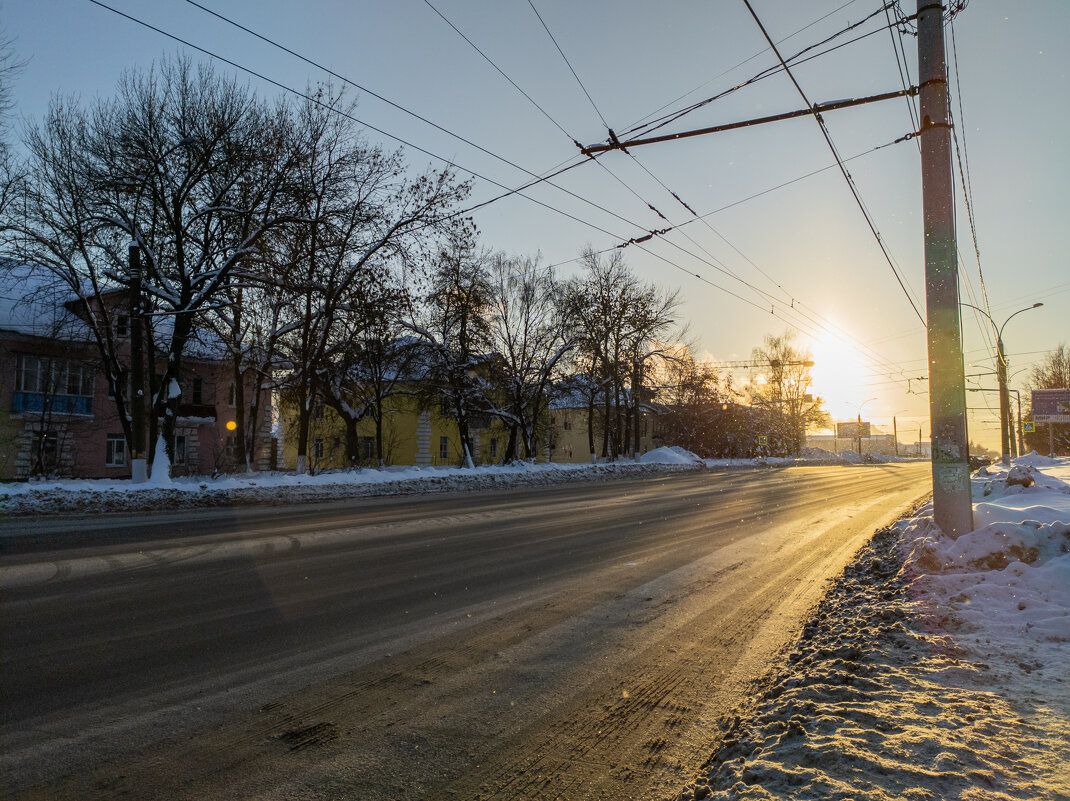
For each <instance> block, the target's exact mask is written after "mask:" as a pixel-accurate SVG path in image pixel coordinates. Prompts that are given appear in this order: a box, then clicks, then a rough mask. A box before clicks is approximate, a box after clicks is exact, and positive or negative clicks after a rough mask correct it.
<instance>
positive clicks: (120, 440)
mask: <svg viewBox="0 0 1070 801" xmlns="http://www.w3.org/2000/svg"><path fill="white" fill-rule="evenodd" d="M116 446H118V447H116ZM104 448H105V450H104V466H105V467H126V437H124V436H123V435H122V434H108V436H107V439H106V440H105V445H104ZM117 457H118V458H117Z"/></svg>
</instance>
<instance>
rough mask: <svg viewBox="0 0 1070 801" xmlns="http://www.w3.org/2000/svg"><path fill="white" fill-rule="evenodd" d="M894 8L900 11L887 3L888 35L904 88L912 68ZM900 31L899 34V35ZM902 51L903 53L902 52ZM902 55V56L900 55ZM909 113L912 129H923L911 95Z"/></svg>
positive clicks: (919, 150)
mask: <svg viewBox="0 0 1070 801" xmlns="http://www.w3.org/2000/svg"><path fill="white" fill-rule="evenodd" d="M893 9H894V11H895V12H896V13H898V11H899V7H898V4H897V2H893V3H891V4H886V5H885V6H884V18H885V19H886V20H888V36H889V38H890V39H891V41H892V53H893V54H894V55H895V66H896V67H897V69H898V70H899V82H900V84H901V85H902V87H903V88H904V89H906V88H907V87H908V86H911V85H912V84H911V81H910V68H909V66H908V65H907V57H906V50H905V48H903V32H902V29H901V28H900V27H899V23H898V21H897V22H895V23H893V22H892V18H891V15H892V13H893ZM897 33H898V35H897ZM901 51H902V53H901ZM900 55H901V56H902V57H900ZM906 103H907V113H908V114H909V115H910V125H911V130H914V131H918V130H921V125H920V124H919V122H918V116H917V110H916V109H915V108H914V99H913V98H911V97H907V98H906ZM918 152H919V153H920V152H921V140H920V139H919V140H918Z"/></svg>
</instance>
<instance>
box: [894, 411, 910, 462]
mask: <svg viewBox="0 0 1070 801" xmlns="http://www.w3.org/2000/svg"><path fill="white" fill-rule="evenodd" d="M908 411H910V410H909V409H898V410H896V411H895V412H893V413H892V440H893V442H894V445H895V455H896V456H898V455H899V426H898V425H897V424H896V419H895V418H896V415H898V414H899V413H900V412H908Z"/></svg>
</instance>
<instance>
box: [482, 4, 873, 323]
mask: <svg viewBox="0 0 1070 801" xmlns="http://www.w3.org/2000/svg"><path fill="white" fill-rule="evenodd" d="M528 4H529V5H530V6H531V9H532V11H533V12H534V13H535V15H536V17H537V18H538V20H539V22H540V23H541V25H542V27H543V30H544V31H545V32H546V34H547V35H548V36H549V37H550V40H551V41H552V42H553V44H554V46H555V47H556V49H557V52H558V54H559V55H560V56H561V58H562V59H563V60H564V62H565V64H566V65H567V66H568V68H569V71H570V72H571V73H572V76H573V77H574V78H575V80H576V83H577V84H578V85H579V87H580V89H581V90H582V91H583V93H584V95H585V96H586V97H587V100H588V102H589V103H590V104H591V107H592V108H593V109H594V111H595V113H596V114H597V115H598V117H599V119H601V121H602V123H603V124H604V125H605V126H606V128H607V130H609V133H610V136H611V137H612V136H613V131H612V129H611V128H610V126H609V123H608V122H607V121H606V118H605V115H603V114H602V112H601V110H600V109H599V108H598V104H597V103H596V102H595V100H594V98H593V97H592V96H591V93H590V92H589V91H588V90H587V88H586V86H585V85H584V83H583V80H582V79H581V78H580V76H579V74H578V73H577V72H576V70H575V68H574V67H573V66H572V63H571V61H569V58H568V56H567V55H566V54H565V52H564V50H563V49H562V47H561V45H560V43H559V42H558V41H557V39H556V38H555V37H554V35H553V32H552V31H551V30H550V27H549V25H548V24H547V23H546V20H545V19H544V18H543V17H542V15H541V14H539V11H538V9H537V8H536V7H535V5H534V3H533V2H532V0H528ZM877 13H879V11H878V12H877ZM875 15H876V14H870V15H869V16H868V17H866V18H865V20H869V19H872V18H873V17H874V16H875ZM865 20H864V21H865ZM859 24H861V23H856V24H855V25H852V26H848V28H846V29H845V30H851V29H853V28H856V27H858V25H859ZM837 35H839V34H836V35H834V36H833V37H829V38H828V39H825V40H824V41H823V42H819V43H818V45H820V44H824V43H827V42H828V41H831V40H832V39H834V38H835V37H836V36H837ZM814 47H815V46H811V47H808V48H805V49H804V50H803V51H800V52H802V53H805V52H809V51H811V50H813V49H814ZM499 71H501V70H499ZM625 153H627V154H628V155H629V156H630V157H631V159H632V160H633V161H634V162H635V163H636V164H637V165H638V166H639V167H640V168H642V169H643V170H644V171H645V172H646V173H647V174H648V175H649V176H650V177H651V178H652V179H653V180H654V181H656V182H657V183H658V184H659V185H660V186H661V187H662V188H663V189H664V190H665V191H666V192H668V193H669V194H670V195H672V197H673V198H675V199H676V200H677V201H678V202H679V203H680V205H682V206H683V207H684V208H685V209H687V210H688V211H689V212H690V213H691V214H692V215H693V216H694V217H695V218H698V219H702V218H700V217H699V215H698V213H697V212H696V211H695V210H694V209H693V208H692V207H691V206H690V205H688V204H687V203H686V202H685V201H684V200H683V199H682V198H681V197H680V196H679V194H677V193H676V192H675V191H673V190H672V189H671V188H669V186H668V185H666V184H665V183H664V182H663V181H662V180H661V179H660V178H658V177H657V176H656V175H655V174H654V173H653V172H652V171H651V170H649V169H648V168H647V167H646V166H645V165H643V164H642V162H640V161H639V160H638V159H637V158H636V157H635V155H634V154H632V153H631V152H630V151H628V150H625ZM599 164H600V166H602V168H603V169H604V170H606V172H608V173H609V174H610V175H611V176H612V177H613V178H615V179H616V180H617V181H618V182H619V183H620V184H621V185H622V186H623V187H624V188H625V189H627V190H628V191H629V192H630V193H631V194H633V195H634V196H635V197H636V198H638V199H639V201H640V202H641V203H643V204H644V205H645V206H647V208H649V209H650V210H651V211H653V212H654V213H655V214H657V215H658V216H659V217H660V218H661V219H662V220H664V221H665V222H668V223H670V224H671V221H670V220H669V219H668V218H667V217H666V216H665V215H664V214H663V213H662V212H661V211H659V210H658V209H657V208H656V207H655V206H654V205H653V204H652V203H650V202H649V201H648V200H647V199H646V198H644V197H643V196H642V195H640V194H639V193H638V192H637V191H636V190H635V189H634V188H633V187H631V186H630V185H629V184H628V183H627V182H625V181H624V180H623V179H621V178H620V177H619V176H617V175H616V174H615V173H614V172H613V171H612V170H610V169H609V168H608V167H607V166H606V165H605V164H603V163H602V162H599ZM702 222H703V224H704V225H706V227H707V228H709V229H710V230H711V231H713V233H715V234H716V235H717V236H719V237H720V238H721V239H722V240H723V241H724V242H725V243H726V244H728V245H730V246H731V247H732V248H733V249H734V250H735V251H736V252H737V253H738V254H739V255H740V256H742V257H743V258H744V259H746V260H747V261H748V262H749V263H750V264H751V265H753V266H754V267H755V268H756V269H758V271H759V272H761V273H762V274H763V275H765V276H766V277H767V278H768V274H766V273H765V272H764V271H762V270H761V268H759V267H758V266H757V265H756V264H754V262H753V261H752V260H751V259H749V258H748V257H747V256H746V255H745V254H744V253H743V252H742V251H741V250H739V248H737V247H736V246H735V245H732V243H730V242H729V241H728V239H727V238H725V237H724V236H723V235H722V234H721V233H720V232H719V231H717V230H716V229H714V228H713V226H712V225H710V223H709V222H708V221H707V220H705V219H702ZM677 227H678V226H677ZM671 230H673V228H670V229H668V231H671ZM668 231H659V232H657V233H659V234H663V233H668ZM681 233H682V235H683V236H684V237H685V238H686V239H687V240H688V241H689V242H691V243H692V244H693V245H694V246H695V247H697V248H699V249H700V250H701V251H703V252H704V253H705V254H706V256H707V257H708V260H707V259H702V258H701V257H697V256H696V255H695V254H693V253H690V252H689V251H687V250H686V249H683V248H681V249H682V250H683V251H684V252H685V253H688V255H691V256H692V257H693V258H696V259H697V260H698V261H705V262H706V263H707V264H708V265H709V266H711V267H713V268H714V269H716V270H717V271H719V272H721V273H724V274H726V275H728V276H729V277H731V278H733V279H735V280H736V281H739V282H740V283H741V284H743V285H744V286H745V287H747V288H748V289H750V290H751V291H753V292H755V293H756V294H758V295H760V296H762V297H763V298H765V299H766V300H767V301H769V302H771V303H772V304H774V306H775V305H776V304H778V303H779V304H781V305H782V306H787V309H786V310H785V311H787V310H790V312H789V313H790V314H793V315H796V316H797V319H796V320H794V321H793V322H792V323H791V324H793V325H795V326H796V327H800V328H804V330H805V328H806V327H807V326H804V325H801V324H800V323H799V320H798V318H801V319H803V320H805V321H806V322H807V323H808V324H809V325H813V326H816V327H817V328H818V329H820V330H822V331H824V332H825V333H828V334H831V335H833V336H837V335H836V334H835V333H834V332H833V331H832V330H831V329H829V328H828V327H827V326H826V325H824V324H822V323H821V322H819V321H817V320H815V319H814V318H813V317H812V316H810V315H807V314H806V313H804V312H803V311H802V310H801V309H798V308H796V306H795V299H794V298H793V297H791V296H790V295H789V294H788V293H786V292H785V294H786V295H788V298H789V300H790V304H788V303H785V302H784V301H782V300H780V299H778V298H775V297H773V296H772V295H770V294H769V293H767V292H765V291H764V290H762V289H760V288H758V287H756V286H755V285H754V284H752V283H750V282H749V281H746V280H745V279H743V278H742V277H741V276H739V275H738V274H736V273H735V272H734V271H732V270H731V269H730V268H728V267H727V265H725V264H724V263H723V262H721V261H720V260H719V259H717V258H716V257H715V256H714V255H713V254H712V253H711V252H710V251H709V250H708V249H706V248H705V247H704V246H703V245H701V244H699V243H698V242H697V241H696V240H695V239H694V238H693V237H691V236H690V235H688V234H687V233H686V232H682V231H681ZM642 239H649V237H643V238H642ZM640 241H641V240H640ZM664 241H666V242H667V243H668V244H670V245H673V246H675V247H679V246H678V245H675V243H673V242H672V241H671V240H668V239H665V240H664ZM634 242H635V240H630V241H629V242H628V243H626V244H633V243H634ZM643 250H644V251H646V252H650V251H647V250H646V248H643ZM696 275H697V273H696ZM770 280H772V279H770ZM778 286H779V284H778ZM781 291H784V290H783V288H782V287H781ZM808 333H809V334H810V335H811V336H814V332H813V330H810V331H809V332H808ZM837 338H842V336H837Z"/></svg>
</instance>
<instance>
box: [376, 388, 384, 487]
mask: <svg viewBox="0 0 1070 801" xmlns="http://www.w3.org/2000/svg"><path fill="white" fill-rule="evenodd" d="M375 459H376V461H377V462H378V463H379V469H380V470H381V469H382V468H384V467H386V460H385V459H384V458H383V402H382V401H381V400H378V399H377V400H376V401H375Z"/></svg>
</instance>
